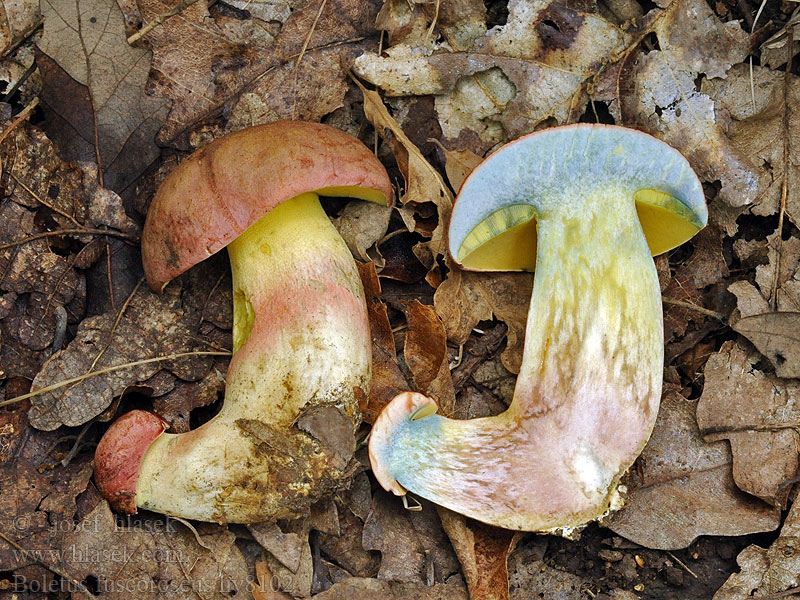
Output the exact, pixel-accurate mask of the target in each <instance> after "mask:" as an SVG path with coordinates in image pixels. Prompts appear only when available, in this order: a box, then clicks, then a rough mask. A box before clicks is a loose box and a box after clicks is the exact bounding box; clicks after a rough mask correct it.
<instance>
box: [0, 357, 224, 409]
mask: <svg viewBox="0 0 800 600" xmlns="http://www.w3.org/2000/svg"><path fill="white" fill-rule="evenodd" d="M189 356H231V353H230V352H205V351H198V352H179V353H177V354H168V355H167V356H156V357H155V358H145V359H143V360H135V361H133V362H129V363H124V364H121V365H114V366H113V367H104V368H102V369H98V370H97V371H92V372H90V373H84V374H83V375H78V376H77V377H70V378H69V379H65V380H64V381H59V382H58V383H54V384H53V385H48V386H47V387H43V388H41V389H38V390H36V391H33V392H28V393H27V394H22V395H21V396H17V397H16V398H11V399H10V400H3V401H2V402H0V407H2V406H8V405H9V404H15V403H17V402H22V401H23V400H27V399H28V398H33V397H34V396H39V395H41V394H47V393H48V392H52V391H54V390H58V389H61V388H63V387H67V386H68V385H72V384H73V383H78V382H79V381H83V380H84V379H88V378H89V377H95V376H97V375H104V374H106V373H113V372H114V371H121V370H122V369H130V368H131V367H139V366H141V365H149V364H152V363H157V362H163V361H165V360H175V359H178V358H187V357H189Z"/></svg>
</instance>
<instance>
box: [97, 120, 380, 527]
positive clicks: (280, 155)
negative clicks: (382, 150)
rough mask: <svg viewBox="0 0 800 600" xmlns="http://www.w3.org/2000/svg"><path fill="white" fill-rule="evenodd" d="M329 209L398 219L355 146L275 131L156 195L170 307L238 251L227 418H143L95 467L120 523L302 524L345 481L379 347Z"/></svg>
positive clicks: (152, 273) (104, 447) (182, 175)
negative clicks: (164, 519)
mask: <svg viewBox="0 0 800 600" xmlns="http://www.w3.org/2000/svg"><path fill="white" fill-rule="evenodd" d="M319 195H326V196H346V197H352V198H359V199H364V200H370V201H372V202H377V203H381V204H385V205H388V204H389V203H390V202H391V198H392V188H391V184H390V182H389V179H388V176H387V174H386V171H385V169H384V168H383V166H382V165H381V163H380V162H379V161H378V159H377V158H375V156H374V155H373V154H372V153H371V152H370V151H369V150H368V149H367V148H366V147H365V146H364V145H363V144H362V143H361V142H360V141H358V140H357V139H355V138H353V137H351V136H349V135H347V134H345V133H343V132H341V131H339V130H337V129H334V128H332V127H328V126H325V125H320V124H315V123H300V122H288V121H285V122H277V123H271V124H268V125H262V126H258V127H253V128H250V129H246V130H243V131H240V132H237V133H233V134H230V135H226V136H223V137H221V138H219V139H217V140H215V141H214V142H212V143H211V144H209V145H208V146H206V147H204V148H202V149H201V150H198V151H197V152H195V153H194V154H193V155H192V156H190V157H189V158H187V159H186V160H185V161H183V162H182V163H181V164H180V165H179V166H178V167H177V168H176V169H175V170H174V171H173V172H172V173H171V174H170V175H169V177H167V179H166V180H165V181H164V183H163V184H162V185H161V187H160V188H159V190H158V192H157V194H156V196H155V198H154V200H153V202H152V205H151V207H150V210H149V212H148V215H147V221H146V223H145V228H144V234H143V237H142V256H143V262H144V269H145V274H146V276H147V281H148V283H149V284H150V286H151V287H152V288H153V289H154V290H156V291H157V292H160V291H161V290H162V289H163V288H164V286H166V284H167V283H168V282H169V281H170V280H171V279H173V278H174V277H176V276H178V275H179V274H180V273H182V272H184V271H186V270H187V269H189V268H190V267H191V266H193V265H194V264H196V263H198V262H200V261H202V260H204V259H205V258H206V257H208V256H210V255H212V254H214V253H215V252H217V251H219V250H221V249H222V248H224V247H226V246H227V247H228V254H229V257H230V262H231V268H232V274H233V304H234V306H233V310H234V325H233V349H234V355H233V358H232V359H231V363H230V367H229V369H228V373H227V377H226V390H225V401H224V404H223V406H222V409H221V411H220V412H219V414H217V415H216V416H215V417H214V418H213V419H211V420H210V421H208V422H207V423H205V424H204V425H202V426H201V427H199V428H197V429H195V430H192V431H190V432H187V433H183V434H169V433H164V430H165V427H166V425H165V423H164V422H163V421H162V420H161V419H160V418H159V417H158V416H157V415H155V414H153V413H151V412H147V411H141V410H135V411H131V412H129V413H126V414H125V415H123V416H122V417H120V418H119V419H118V420H117V421H116V422H115V423H114V424H113V425H112V426H111V427H110V428H109V430H108V431H107V432H106V434H105V436H104V437H103V439H102V440H101V441H100V444H99V445H98V448H97V452H96V455H95V479H96V481H97V485H98V488H99V489H100V491H101V492H102V493H103V495H104V496H105V497H106V498H107V499H108V500H109V501H110V502H111V503H112V505H113V506H115V508H117V509H119V510H123V511H126V512H130V513H134V512H136V508H137V506H138V507H142V508H146V509H149V510H153V511H157V512H162V513H166V514H168V515H173V516H179V517H185V518H192V519H199V520H205V521H217V522H234V523H250V522H258V521H265V520H269V519H276V518H283V517H292V516H297V515H299V514H301V513H302V511H303V510H304V509H306V508H307V506H308V505H309V504H310V503H311V502H312V501H313V500H315V499H316V498H318V497H319V496H320V495H322V494H323V493H325V492H326V491H328V490H330V489H331V488H332V487H334V486H335V485H336V484H337V481H338V480H339V479H340V478H341V477H342V476H343V474H344V472H345V468H346V465H347V462H348V459H349V457H350V455H351V454H352V451H353V449H354V446H355V442H354V435H355V430H356V428H357V427H358V424H359V423H360V409H359V401H363V400H364V399H365V398H366V396H367V394H368V393H369V385H370V376H371V338H370V333H369V326H368V322H367V313H366V303H365V299H364V292H363V289H362V286H361V280H360V279H359V274H358V270H357V268H356V265H355V262H354V260H353V257H352V255H351V254H350V251H349V250H348V248H347V246H346V245H345V243H344V241H343V240H342V239H341V237H340V236H339V234H338V232H337V231H336V229H335V228H334V227H333V225H332V224H331V222H330V220H329V219H328V217H327V215H326V214H325V212H324V211H323V209H322V207H321V205H320V203H319V198H318V196H319Z"/></svg>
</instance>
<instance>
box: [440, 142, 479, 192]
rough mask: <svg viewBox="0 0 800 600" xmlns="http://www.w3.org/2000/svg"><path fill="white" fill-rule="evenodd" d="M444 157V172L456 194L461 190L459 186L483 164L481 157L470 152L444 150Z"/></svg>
mask: <svg viewBox="0 0 800 600" xmlns="http://www.w3.org/2000/svg"><path fill="white" fill-rule="evenodd" d="M444 156H445V164H444V171H445V173H446V174H447V181H449V182H450V187H452V188H453V189H454V190H456V192H458V190H459V189H461V184H462V183H464V180H465V179H466V178H467V176H468V175H469V174H470V173H472V170H473V169H474V168H475V167H477V166H478V165H479V164H480V163H482V162H483V157H481V156H479V155H477V154H475V153H474V152H472V151H471V150H447V149H446V148H444Z"/></svg>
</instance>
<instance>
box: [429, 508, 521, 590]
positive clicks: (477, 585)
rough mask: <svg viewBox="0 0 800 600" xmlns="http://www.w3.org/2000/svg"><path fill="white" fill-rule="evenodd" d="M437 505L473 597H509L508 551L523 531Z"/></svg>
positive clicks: (511, 549) (512, 548) (512, 547)
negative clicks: (485, 521)
mask: <svg viewBox="0 0 800 600" xmlns="http://www.w3.org/2000/svg"><path fill="white" fill-rule="evenodd" d="M437 508H438V510H439V517H440V518H441V519H442V526H443V527H444V530H445V531H446V532H447V535H448V537H449V538H450V542H451V543H452V544H453V549H454V550H455V551H456V554H457V555H458V560H459V561H460V562H461V570H462V572H463V573H464V579H466V580H467V588H468V589H469V595H470V598H473V599H475V600H477V599H482V600H508V598H509V595H508V555H509V554H511V552H512V551H513V550H514V547H515V546H516V545H517V542H519V540H520V539H521V538H522V534H521V533H520V532H518V531H508V530H505V529H500V528H499V527H492V526H491V525H485V524H484V523H480V522H478V521H474V520H472V519H468V518H467V517H464V516H463V515H459V514H458V513H454V512H453V511H450V510H447V509H446V508H442V507H437Z"/></svg>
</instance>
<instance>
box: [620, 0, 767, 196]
mask: <svg viewBox="0 0 800 600" xmlns="http://www.w3.org/2000/svg"><path fill="white" fill-rule="evenodd" d="M653 21H654V24H653V26H652V27H653V30H654V32H655V34H656V36H657V38H658V43H659V46H660V48H661V49H660V50H653V51H651V52H648V53H646V54H643V55H642V56H641V57H639V58H638V59H637V60H635V61H633V62H632V64H631V68H630V72H628V69H627V68H625V67H623V73H622V74H621V75H620V76H619V77H620V80H619V81H620V83H619V88H618V89H617V90H616V96H615V98H614V101H615V102H618V103H619V108H620V117H621V120H618V121H619V122H622V123H625V124H626V125H631V124H633V125H637V126H639V127H642V128H643V129H645V130H646V131H647V132H649V133H651V134H653V135H656V136H658V137H660V138H662V139H663V140H664V141H666V142H667V143H669V144H670V145H672V146H674V147H675V148H678V149H679V150H680V151H681V152H682V153H683V154H684V156H686V158H687V159H688V160H689V162H690V163H691V164H692V167H693V168H694V169H695V170H696V171H697V172H698V174H699V175H700V176H701V177H702V178H704V179H706V180H707V181H715V180H719V181H720V183H721V189H720V192H719V197H720V198H721V199H722V200H724V201H725V202H726V203H727V204H728V205H730V206H734V207H738V206H743V205H749V204H752V203H753V202H755V201H756V199H757V196H758V184H759V172H758V171H757V170H756V168H755V167H754V166H753V164H752V163H751V162H750V161H749V160H748V159H747V158H746V156H745V155H744V154H742V153H741V152H740V151H739V150H738V149H737V147H736V146H734V144H733V143H732V142H731V141H730V140H729V139H728V138H727V137H726V136H725V132H724V129H723V128H722V127H721V126H720V125H719V124H718V123H717V122H716V116H715V113H714V103H713V101H712V100H711V98H709V97H708V96H707V95H705V94H703V93H701V92H698V91H697V90H696V89H695V79H697V77H698V75H699V74H700V73H705V74H706V76H707V77H710V78H713V77H724V76H725V74H726V72H727V70H728V69H729V68H730V67H731V65H733V64H734V63H737V62H740V61H741V60H743V59H744V57H745V56H746V54H747V48H748V44H747V34H746V33H745V32H744V31H743V30H742V29H741V27H740V26H739V24H738V23H737V22H735V21H731V22H729V23H724V24H723V23H721V22H720V21H719V19H717V17H716V16H715V15H714V14H713V12H711V9H710V8H709V7H708V5H707V4H706V2H704V1H703V0H676V1H674V2H672V3H671V4H670V5H669V6H668V7H667V8H666V9H665V10H664V11H663V12H660V13H657V14H656V16H655V17H653Z"/></svg>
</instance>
